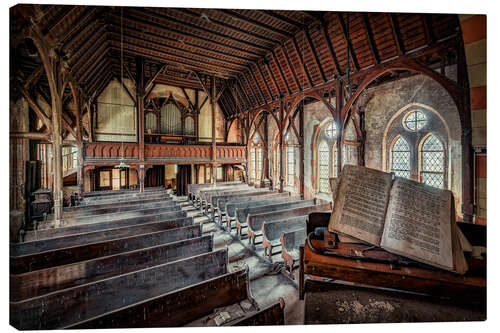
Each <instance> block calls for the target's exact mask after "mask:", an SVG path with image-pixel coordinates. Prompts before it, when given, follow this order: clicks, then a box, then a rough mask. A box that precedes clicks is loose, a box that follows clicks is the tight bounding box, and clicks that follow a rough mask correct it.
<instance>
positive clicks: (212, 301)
mask: <svg viewBox="0 0 500 333" xmlns="http://www.w3.org/2000/svg"><path fill="white" fill-rule="evenodd" d="M248 284H249V279H248V272H247V271H246V270H240V271H236V272H234V273H228V274H225V275H222V276H219V277H215V278H212V279H208V280H206V281H203V282H201V283H198V284H195V285H192V286H189V287H185V288H182V289H179V290H175V291H172V292H170V293H167V294H164V295H161V296H159V297H157V298H154V299H150V300H148V301H145V302H142V303H139V304H134V305H132V306H130V307H127V308H124V309H121V310H117V311H113V312H111V313H107V314H104V315H102V316H98V317H96V318H92V319H91V320H88V321H85V322H81V323H77V324H75V325H74V326H72V327H70V328H75V329H83V328H128V327H174V326H182V325H185V324H187V323H189V322H191V321H193V320H196V319H198V318H200V317H202V316H205V315H208V314H210V313H212V312H213V311H214V309H216V308H220V307H223V306H227V305H231V304H234V303H237V302H240V301H243V300H245V299H247V298H248V297H249V296H250V295H249V294H248V290H249V286H248Z"/></svg>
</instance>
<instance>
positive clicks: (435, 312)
mask: <svg viewBox="0 0 500 333" xmlns="http://www.w3.org/2000/svg"><path fill="white" fill-rule="evenodd" d="M304 307H305V309H304V324H306V325H310V324H365V323H403V322H443V321H477V320H486V311H485V309H484V308H483V309H481V308H477V307H465V306H462V305H459V304H455V303H453V302H450V301H449V300H443V299H439V298H436V297H430V296H423V295H417V294H410V293H403V292H397V291H390V290H380V289H375V288H367V287H360V286H350V285H345V284H338V283H325V282H319V281H312V280H308V281H306V283H305V305H304Z"/></svg>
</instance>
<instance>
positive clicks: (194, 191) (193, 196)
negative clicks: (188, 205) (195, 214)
mask: <svg viewBox="0 0 500 333" xmlns="http://www.w3.org/2000/svg"><path fill="white" fill-rule="evenodd" d="M242 184H245V183H243V182H241V181H234V182H221V183H216V184H215V185H214V184H197V185H191V191H190V192H188V197H189V199H190V200H191V202H192V203H193V205H195V207H196V206H197V204H198V203H199V201H200V198H199V195H200V191H202V190H203V189H210V188H212V189H214V188H216V187H219V188H220V187H224V186H231V185H242ZM188 186H189V185H188ZM188 191H189V188H188Z"/></svg>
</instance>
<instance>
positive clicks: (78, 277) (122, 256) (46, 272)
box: [10, 235, 213, 302]
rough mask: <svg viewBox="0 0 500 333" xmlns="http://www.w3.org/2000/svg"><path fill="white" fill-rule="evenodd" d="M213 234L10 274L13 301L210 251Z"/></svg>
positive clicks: (11, 299) (11, 298)
mask: <svg viewBox="0 0 500 333" xmlns="http://www.w3.org/2000/svg"><path fill="white" fill-rule="evenodd" d="M212 250H213V235H207V236H202V237H198V238H191V239H188V240H181V241H177V242H173V243H166V244H161V245H158V246H153V247H148V248H143V249H139V250H134V251H127V252H123V253H119V254H115V255H112V256H106V257H99V258H96V259H91V260H87V261H80V262H77V263H73V264H69V265H63V266H56V267H51V268H48V269H43V270H38V271H33V272H28V273H24V274H17V275H10V301H11V302H19V301H21V300H25V299H29V298H33V297H39V296H42V295H46V294H48V293H51V292H55V291H58V290H62V289H66V288H72V287H76V286H79V285H84V284H87V283H92V282H96V281H99V280H103V279H106V278H110V277H113V276H117V275H120V274H125V273H129V272H133V271H138V270H141V269H145V268H149V267H153V266H157V265H161V264H164V263H167V262H172V261H176V260H180V259H183V258H187V257H192V256H195V255H198V254H203V253H208V252H211V251H212Z"/></svg>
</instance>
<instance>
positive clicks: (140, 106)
mask: <svg viewBox="0 0 500 333" xmlns="http://www.w3.org/2000/svg"><path fill="white" fill-rule="evenodd" d="M135 61H136V63H135V66H136V75H137V77H136V83H137V86H136V95H137V98H136V101H137V115H138V118H139V119H138V121H137V123H138V125H139V126H138V128H139V130H138V132H139V163H140V164H141V165H144V59H143V58H142V57H137V58H136V59H135ZM144 176H145V171H144V168H143V167H142V168H141V169H140V172H139V192H144Z"/></svg>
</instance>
